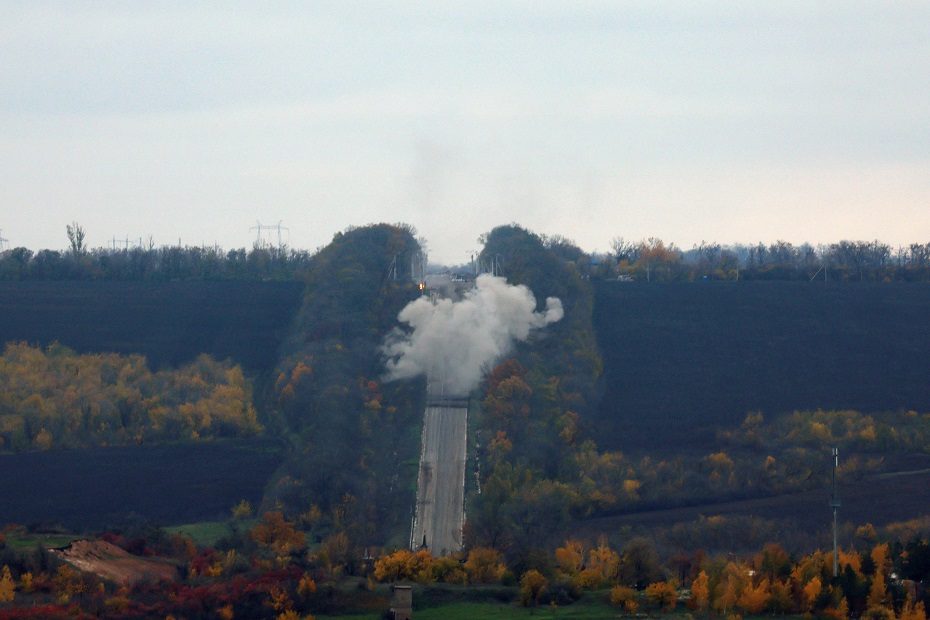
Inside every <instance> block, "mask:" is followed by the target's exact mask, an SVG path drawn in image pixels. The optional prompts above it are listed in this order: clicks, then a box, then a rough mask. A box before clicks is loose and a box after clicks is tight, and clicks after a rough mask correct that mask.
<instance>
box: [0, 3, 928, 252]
mask: <svg viewBox="0 0 930 620" xmlns="http://www.w3.org/2000/svg"><path fill="white" fill-rule="evenodd" d="M928 29H930V3H928V2H923V1H921V2H916V1H915V2H905V1H898V2H888V1H876V2H868V3H865V2H854V1H850V0H843V1H838V2H811V1H809V0H804V1H799V2H786V1H773V2H748V1H747V2H732V1H726V2H723V1H721V2H695V1H693V0H692V1H687V2H665V3H658V2H654V1H652V0H650V1H644V2H594V1H591V2H579V1H572V2H563V1H560V2H547V1H538V0H536V1H526V2H501V1H499V0H498V1H489V2H481V1H476V0H471V1H467V2H447V3H436V2H423V3H404V2H396V1H395V2H377V3H350V2H345V1H338V2H331V3H330V2H293V3H257V2H242V3H237V2H215V3H191V2H187V1H178V2H123V1H119V2H93V3H84V2H78V1H76V0H70V1H65V2H60V3H46V2H40V1H36V0H27V1H23V2H10V1H6V0H0V229H2V236H3V237H5V238H6V239H9V241H10V244H11V245H14V246H15V245H24V246H27V247H30V248H33V249H38V248H44V247H51V248H62V247H64V246H65V245H66V242H67V240H66V237H65V224H67V223H68V222H71V221H72V220H76V221H78V222H80V223H81V224H83V225H84V227H85V228H86V230H87V237H88V241H89V242H90V244H91V245H92V246H102V245H106V244H108V243H109V240H110V239H111V238H112V237H113V236H117V237H120V238H123V237H126V236H128V237H129V238H130V239H138V238H139V237H142V236H146V237H147V236H149V235H151V236H152V237H153V238H154V240H155V242H156V243H157V244H162V243H177V240H178V238H180V239H181V241H182V243H184V244H191V245H193V244H198V245H199V244H201V243H204V244H210V245H212V244H213V243H214V242H216V243H219V244H220V245H222V246H224V247H227V248H228V247H240V246H247V245H250V244H251V242H252V241H253V240H254V236H255V233H254V231H250V230H249V229H250V227H251V226H254V225H255V222H256V220H260V221H261V222H262V223H263V224H275V223H277V222H278V221H279V220H280V221H282V222H283V224H284V226H287V227H288V228H289V229H290V242H291V245H293V246H296V247H302V248H315V247H317V246H320V245H323V244H325V243H328V242H329V240H330V239H331V238H332V235H333V233H334V232H336V231H338V230H341V229H344V228H345V227H347V226H349V225H361V224H366V223H369V222H376V221H388V222H396V221H404V222H409V223H411V224H413V225H414V226H416V228H417V229H418V230H419V232H420V234H421V235H422V236H424V237H425V238H426V239H427V241H428V243H429V249H430V253H431V257H432V258H434V259H436V260H439V261H442V262H446V263H456V262H464V260H465V259H466V253H467V252H468V251H469V250H473V249H475V248H476V247H477V243H476V238H477V237H478V235H479V234H481V233H482V232H486V231H488V230H490V229H491V228H492V227H494V226H495V225H498V224H505V223H509V222H518V223H521V224H523V225H524V226H527V227H529V228H531V229H532V230H534V231H536V232H540V233H547V234H556V233H557V234H562V235H565V236H567V237H569V238H572V239H574V240H575V241H576V242H578V244H579V245H581V246H582V247H583V248H585V249H587V250H596V249H600V250H605V249H607V248H608V247H609V243H610V240H611V239H612V238H613V237H615V236H623V237H625V238H627V239H639V238H643V237H648V236H658V237H661V238H663V239H665V240H666V241H673V242H675V243H677V244H678V245H679V246H682V247H684V248H690V247H691V246H692V245H693V244H695V243H698V242H700V241H701V240H708V241H711V240H714V241H719V242H721V243H728V242H734V241H743V242H750V241H760V240H761V241H765V242H769V241H774V240H776V239H785V240H787V241H791V242H795V243H798V242H802V241H811V242H814V243H818V242H830V241H835V240H838V239H843V238H848V239H874V238H879V239H882V240H884V241H887V242H889V243H892V244H894V245H898V244H905V243H908V242H912V241H922V242H927V241H930V204H928V202H930V201H928V197H930V114H928V110H930V35H928V32H930V30H928Z"/></svg>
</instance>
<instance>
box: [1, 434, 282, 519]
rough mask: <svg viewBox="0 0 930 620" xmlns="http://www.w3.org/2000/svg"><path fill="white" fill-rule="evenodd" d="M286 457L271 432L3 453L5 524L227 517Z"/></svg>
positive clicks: (256, 496)
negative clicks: (243, 437) (246, 437)
mask: <svg viewBox="0 0 930 620" xmlns="http://www.w3.org/2000/svg"><path fill="white" fill-rule="evenodd" d="M282 458H283V457H282V450H281V447H280V445H279V444H277V443H275V442H270V441H267V440H252V441H223V442H215V443H199V444H196V443H191V444H179V445H160V446H132V447H119V448H98V449H93V450H67V451H53V452H30V453H23V454H6V455H0V472H2V475H0V524H3V523H19V524H23V525H30V524H60V525H63V526H65V527H67V528H70V529H74V530H81V529H84V528H92V529H99V528H103V527H106V526H107V525H119V524H123V523H126V522H127V521H130V520H137V519H143V520H146V521H150V522H154V523H155V524H159V525H172V524H180V523H191V522H194V521H201V520H209V519H222V518H226V517H228V516H229V511H230V509H231V508H232V506H234V505H235V504H236V503H238V502H239V501H240V500H242V499H246V500H248V501H250V502H252V503H253V505H257V504H258V502H259V501H260V500H261V497H262V492H263V490H264V487H265V484H266V483H267V481H268V479H269V477H270V476H271V474H272V473H273V472H274V470H275V469H276V468H277V467H278V465H279V464H280V463H281V460H282Z"/></svg>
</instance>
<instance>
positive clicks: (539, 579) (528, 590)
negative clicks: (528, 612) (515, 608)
mask: <svg viewBox="0 0 930 620" xmlns="http://www.w3.org/2000/svg"><path fill="white" fill-rule="evenodd" d="M548 586H549V581H548V580H547V579H546V578H545V577H544V576H543V575H542V573H540V572H539V571H538V570H536V569H535V568H531V569H530V570H528V571H526V572H525V573H523V577H521V578H520V603H521V604H522V605H523V606H524V607H535V606H536V605H538V604H539V599H540V598H542V596H543V594H545V593H546V588H547V587H548Z"/></svg>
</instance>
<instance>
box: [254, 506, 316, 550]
mask: <svg viewBox="0 0 930 620" xmlns="http://www.w3.org/2000/svg"><path fill="white" fill-rule="evenodd" d="M250 535H251V537H252V540H254V541H255V542H257V543H258V544H260V545H262V546H264V547H268V548H269V549H271V550H272V551H273V552H274V553H275V555H277V556H279V557H283V556H288V555H290V554H291V553H294V552H296V551H300V550H301V549H303V548H304V546H305V545H306V540H305V537H304V533H303V532H301V531H300V530H298V529H296V528H295V527H294V525H293V524H292V523H290V522H288V521H287V520H285V519H284V515H283V514H282V513H281V512H278V511H271V512H266V513H265V514H263V515H262V520H261V522H260V523H259V524H258V525H256V526H255V527H254V528H252V531H251V532H250Z"/></svg>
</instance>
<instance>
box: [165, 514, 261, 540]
mask: <svg viewBox="0 0 930 620" xmlns="http://www.w3.org/2000/svg"><path fill="white" fill-rule="evenodd" d="M256 523H258V519H243V520H241V521H236V523H235V525H236V527H237V528H238V529H239V531H246V530H249V529H251V528H252V527H254V526H255V524H256ZM165 531H166V532H168V533H169V534H183V535H185V536H190V537H191V538H192V539H193V540H194V542H195V543H197V544H198V545H202V546H204V547H212V546H214V545H215V544H216V542H217V541H218V540H220V539H221V538H225V537H226V536H229V535H230V534H233V528H232V523H231V522H230V521H229V520H224V521H200V522H197V523H187V524H185V525H172V526H171V527H166V528H165Z"/></svg>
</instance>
